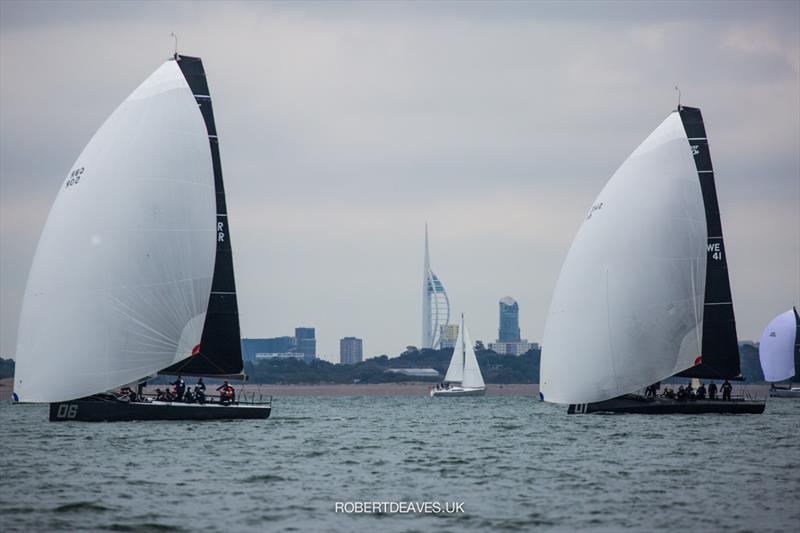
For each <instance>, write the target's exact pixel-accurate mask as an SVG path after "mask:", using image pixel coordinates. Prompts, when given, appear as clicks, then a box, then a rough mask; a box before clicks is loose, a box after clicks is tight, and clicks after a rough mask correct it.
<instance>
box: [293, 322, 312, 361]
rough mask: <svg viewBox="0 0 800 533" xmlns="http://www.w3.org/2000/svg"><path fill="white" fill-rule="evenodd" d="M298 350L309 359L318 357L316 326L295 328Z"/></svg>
mask: <svg viewBox="0 0 800 533" xmlns="http://www.w3.org/2000/svg"><path fill="white" fill-rule="evenodd" d="M294 338H295V342H296V344H297V351H299V352H300V353H302V354H304V355H305V356H306V357H308V358H309V359H314V358H316V357H317V338H316V332H315V330H314V328H294Z"/></svg>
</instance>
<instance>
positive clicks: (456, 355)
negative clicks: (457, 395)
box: [444, 327, 464, 383]
mask: <svg viewBox="0 0 800 533" xmlns="http://www.w3.org/2000/svg"><path fill="white" fill-rule="evenodd" d="M463 345H464V328H463V327H460V328H458V338H457V339H456V343H455V344H454V345H453V356H452V357H451V358H450V366H448V367H447V374H445V376H444V381H445V382H446V383H461V382H462V381H463V380H464V350H463V349H462V347H463Z"/></svg>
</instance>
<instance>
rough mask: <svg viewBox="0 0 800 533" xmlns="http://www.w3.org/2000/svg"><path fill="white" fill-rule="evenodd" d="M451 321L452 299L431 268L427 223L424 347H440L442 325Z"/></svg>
mask: <svg viewBox="0 0 800 533" xmlns="http://www.w3.org/2000/svg"><path fill="white" fill-rule="evenodd" d="M449 321H450V300H449V299H448V298H447V293H446V292H445V290H444V285H442V282H441V281H439V278H437V277H436V274H434V273H433V270H431V260H430V253H429V251H428V224H425V260H424V263H423V279H422V347H423V348H432V349H436V348H439V341H440V331H439V329H440V327H441V326H444V325H446V324H447V323H448V322H449Z"/></svg>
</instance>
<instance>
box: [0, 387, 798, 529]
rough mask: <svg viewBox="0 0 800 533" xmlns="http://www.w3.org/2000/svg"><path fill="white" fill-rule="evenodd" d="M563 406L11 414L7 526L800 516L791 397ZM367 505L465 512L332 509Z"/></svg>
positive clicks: (606, 524) (350, 525) (526, 523)
mask: <svg viewBox="0 0 800 533" xmlns="http://www.w3.org/2000/svg"><path fill="white" fill-rule="evenodd" d="M563 411H564V410H563V407H558V406H552V405H549V404H544V403H538V402H534V401H532V400H531V399H529V398H524V397H513V396H495V397H492V396H487V397H485V398H482V399H475V401H468V402H460V403H457V404H456V403H447V404H446V403H442V402H431V401H430V399H429V398H423V397H420V398H415V397H405V398H391V397H388V398H381V397H363V398H344V399H342V398H338V399H337V398H301V397H300V398H285V399H281V400H280V403H279V404H276V408H275V411H274V412H273V418H271V419H269V420H267V421H253V422H251V421H241V422H229V423H215V422H209V423H145V422H143V423H134V424H85V425H84V424H50V423H48V422H47V421H46V418H47V412H46V406H36V405H25V406H13V407H11V406H9V405H8V404H4V405H0V426H2V427H3V431H4V437H3V439H0V457H3V458H13V460H2V461H0V479H2V481H3V482H2V483H0V516H2V517H3V522H4V523H3V526H4V527H3V529H4V531H5V530H9V531H41V530H62V531H74V530H112V531H137V532H138V531H166V530H169V531H180V530H196V529H197V528H198V527H199V526H202V527H203V528H204V529H206V530H209V531H216V530H220V531H222V530H225V531H262V530H276V531H277V530H281V531H290V530H295V531H342V532H350V531H372V530H374V529H376V528H380V530H381V531H388V532H395V531H398V532H399V531H426V532H428V531H431V530H436V531H457V530H460V531H476V532H478V531H490V530H506V531H536V530H581V529H594V530H601V531H619V530H632V531H640V530H642V529H655V530H659V529H660V530H664V531H667V530H669V531H673V530H676V529H678V530H680V529H692V530H694V529H696V528H697V526H698V524H700V523H702V524H704V525H708V528H709V529H711V530H729V531H740V530H748V529H749V530H758V531H770V527H771V528H772V529H771V530H772V531H781V530H783V531H789V530H793V529H795V528H796V524H797V523H798V521H800V510H798V506H797V504H796V495H797V494H798V493H800V480H798V477H797V476H793V475H792V472H796V471H797V469H798V468H799V467H800V449H799V447H798V446H797V436H796V428H797V427H798V426H800V402H795V401H785V402H781V403H778V402H774V403H773V402H770V405H769V406H768V410H767V412H766V413H765V414H764V415H762V416H752V417H749V416H742V417H733V416H731V417H726V416H716V417H652V418H651V417H638V416H599V417H593V416H585V417H575V416H566V415H565V414H564V412H563ZM732 435H735V436H737V438H731V436H732ZM689 436H691V438H690V437H689ZM87 437H89V438H87ZM687 439H689V440H687ZM744 444H746V445H744ZM9 480H11V481H10V482H9ZM179 483H180V485H179ZM743 487H746V490H742V489H743ZM753 495H758V497H753ZM364 500H366V501H398V500H404V501H440V502H445V501H458V502H464V507H465V511H466V513H465V514H463V515H412V516H407V515H392V514H383V515H380V516H378V517H375V516H355V515H343V514H341V513H339V514H337V513H335V512H334V503H335V502H336V501H364ZM7 523H10V524H11V526H8V525H7Z"/></svg>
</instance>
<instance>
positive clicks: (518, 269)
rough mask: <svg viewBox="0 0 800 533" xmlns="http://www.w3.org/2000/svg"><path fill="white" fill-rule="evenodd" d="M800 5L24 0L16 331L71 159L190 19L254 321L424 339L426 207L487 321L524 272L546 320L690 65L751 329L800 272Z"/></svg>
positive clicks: (11, 103) (8, 250) (14, 205)
mask: <svg viewBox="0 0 800 533" xmlns="http://www.w3.org/2000/svg"><path fill="white" fill-rule="evenodd" d="M798 9H800V8H798V5H797V4H792V3H781V2H778V3H764V2H760V3H744V2H736V3H729V4H721V3H716V2H708V3H683V4H681V3H673V2H669V3H664V4H660V3H647V4H644V7H643V6H642V5H640V4H639V3H613V4H601V3H595V2H589V3H568V4H563V3H541V2H536V3H522V2H511V3H459V4H457V3H452V2H444V3H420V2H412V3H383V2H381V3H333V2H322V3H295V2H292V3H266V4H257V3H252V2H241V3H224V4H220V3H212V2H204V3H161V2H159V3H155V2H147V3H133V2H124V3H113V4H112V3H96V2H92V3H77V4H75V3H72V4H64V3H62V2H57V3H51V4H47V3H40V2H37V3H25V4H20V3H8V2H4V3H2V4H0V10H1V11H0V15H2V16H0V30H1V31H0V109H1V110H2V113H1V114H0V115H1V116H0V139H2V142H0V174H1V175H2V181H1V182H0V185H1V186H2V199H0V202H2V203H1V206H2V214H0V223H1V224H0V226H1V227H0V236H1V237H2V241H1V242H0V246H1V247H2V254H1V255H2V257H1V258H0V261H2V265H0V267H1V268H0V271H1V272H0V274H1V275H2V293H3V299H2V307H1V308H0V311H1V312H2V330H1V331H0V336H2V345H0V350H2V352H3V353H12V352H13V349H14V339H15V336H16V320H17V314H18V312H19V305H20V295H21V289H20V287H21V286H22V285H23V284H24V282H25V278H26V276H27V269H28V267H29V264H30V261H31V257H32V253H33V249H34V247H35V243H36V240H37V238H38V234H39V232H40V230H41V227H42V225H43V224H44V220H45V217H46V215H47V210H48V208H49V204H50V202H51V201H52V198H53V196H54V193H55V190H56V189H57V187H58V185H59V183H60V180H61V178H62V177H63V175H64V173H65V172H66V171H67V170H68V168H69V166H70V165H71V164H72V162H73V161H74V159H75V157H76V156H77V155H78V153H79V152H80V150H81V149H82V147H83V146H84V145H85V143H86V142H87V141H88V139H89V138H90V137H91V135H92V134H93V133H94V131H96V129H97V127H98V126H99V125H100V124H101V123H102V121H103V120H105V118H106V117H107V116H108V114H109V113H110V112H111V111H112V110H113V109H114V107H115V106H116V105H117V104H118V103H119V102H120V101H121V100H122V99H123V98H124V97H125V96H126V95H127V94H128V93H129V92H130V91H131V90H133V88H134V87H135V86H136V85H137V84H138V83H140V82H141V81H142V80H143V79H144V78H145V77H146V76H147V75H148V74H149V73H150V72H152V70H154V69H155V68H156V66H157V65H158V64H159V63H160V61H162V60H163V59H164V58H165V57H166V56H167V54H168V53H169V51H170V48H171V44H170V39H169V33H170V31H175V32H176V33H178V34H179V35H180V43H181V50H183V51H185V52H186V53H191V54H195V55H201V56H202V57H203V59H204V62H205V64H206V68H207V70H208V74H209V83H210V85H211V91H212V96H213V98H214V105H215V110H216V114H217V125H218V128H219V131H220V135H221V143H222V157H223V165H224V172H225V178H226V184H227V188H228V199H229V205H230V208H231V224H232V231H233V234H232V238H233V243H234V248H235V252H236V269H237V281H238V286H239V288H240V290H241V294H240V298H241V310H242V327H243V332H244V334H245V335H249V336H260V335H265V336H272V335H280V334H284V333H286V332H289V331H291V328H292V327H294V326H295V325H299V324H301V323H302V324H309V325H316V326H317V327H318V328H319V337H320V339H321V341H320V346H321V349H322V350H323V351H324V352H325V353H329V354H333V353H336V350H337V348H336V346H337V345H336V342H337V340H338V338H340V337H342V336H345V335H358V336H364V338H365V349H366V351H367V352H368V353H369V354H377V353H382V352H385V353H396V352H397V351H399V350H400V349H402V348H403V347H404V346H405V345H406V344H409V343H417V342H419V339H418V336H419V328H420V326H419V322H420V316H419V307H420V302H419V297H420V296H419V289H420V287H419V286H420V284H421V272H420V270H421V231H422V224H423V221H424V220H426V219H427V220H428V221H429V222H430V223H431V233H432V245H433V250H432V253H433V266H434V269H435V270H436V272H437V273H438V274H439V275H440V277H441V278H442V280H443V281H444V283H445V285H446V287H447V289H448V291H449V292H450V295H451V298H452V300H453V302H454V305H455V306H456V308H457V310H458V311H462V310H463V311H465V312H466V313H467V315H468V316H469V317H470V323H471V324H473V325H472V326H471V330H473V334H474V335H475V336H476V337H477V338H482V339H484V340H491V339H493V338H494V335H496V332H495V329H496V326H497V324H496V322H497V317H496V300H497V299H499V298H500V297H501V296H504V295H506V294H511V295H512V296H514V297H515V298H516V299H517V300H518V301H519V302H520V305H521V312H522V318H521V319H522V326H523V332H524V333H525V335H527V336H528V337H529V338H531V339H532V340H537V339H539V338H540V336H541V332H542V328H543V325H544V318H545V315H546V312H547V307H548V304H549V298H550V294H551V291H552V287H553V284H554V283H555V280H556V278H557V275H558V271H559V268H560V264H561V261H562V259H563V257H564V254H565V253H566V251H567V249H568V247H569V244H570V242H571V239H572V237H573V236H574V233H575V231H576V230H577V228H578V225H579V223H580V221H581V219H582V216H583V214H584V212H585V210H586V208H587V207H588V206H589V205H591V202H592V201H593V199H594V197H595V196H596V195H597V193H598V192H599V191H600V189H601V188H602V186H603V184H604V183H605V181H606V180H607V179H608V177H609V176H610V175H611V174H612V173H613V171H614V170H615V169H616V167H617V166H618V165H619V164H620V163H621V162H622V161H623V160H624V158H625V157H626V156H627V155H628V154H629V153H630V152H631V151H632V150H633V149H634V148H635V147H636V145H637V144H638V143H639V142H641V140H642V139H643V138H644V137H645V136H646V135H647V134H649V132H650V131H651V130H652V129H653V128H655V126H656V125H657V124H658V123H659V122H660V121H661V120H663V118H664V117H665V116H666V115H667V113H669V111H670V110H671V109H672V108H674V106H675V102H676V97H675V94H674V92H673V90H672V87H673V85H675V84H676V83H678V84H679V85H680V86H681V88H682V89H683V94H684V102H685V103H687V104H693V105H698V106H700V107H702V108H703V111H704V115H705V118H706V121H707V124H708V128H709V135H710V136H711V148H712V156H713V158H714V162H715V167H716V169H717V173H718V182H719V197H720V203H721V205H722V210H723V214H722V216H723V224H724V226H725V230H726V239H727V243H728V244H727V246H728V248H729V249H730V250H731V254H732V258H731V261H732V265H731V273H732V282H733V285H734V292H735V294H736V297H737V306H736V309H737V313H738V314H739V330H740V335H741V336H742V337H750V338H752V337H756V336H758V334H759V330H760V327H761V326H762V324H763V323H764V322H766V320H767V319H768V315H770V313H772V312H773V310H775V312H777V311H780V310H781V309H783V307H785V306H786V302H785V300H786V299H787V297H786V294H789V295H793V297H794V298H795V299H797V298H798V297H800V294H798V292H799V291H800V280H798V279H797V275H795V274H794V273H796V272H798V271H800V264H798V263H799V262H800V260H799V259H798V248H800V244H798V242H800V219H799V218H798V207H797V206H798V200H800V185H798V175H800V161H798V158H797V153H798V152H797V146H798V145H800V103H799V102H798V98H797V94H798V92H800V90H799V89H800V87H799V83H798V56H800V44H798V39H800V37H798V35H799V34H800V31H799V30H798V27H797V24H796V21H797V19H798V13H797V12H798ZM764 211H768V212H769V214H770V216H763V212H764ZM764 234H769V235H771V236H773V237H772V238H763V237H759V235H764ZM734 261H735V264H733V262H734ZM765 278H766V279H770V280H771V283H770V284H769V287H764V288H763V290H755V289H753V288H752V287H754V286H764V285H765V284H764V283H763V282H761V281H760V280H761V279H765Z"/></svg>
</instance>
